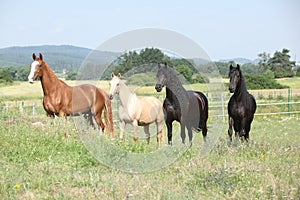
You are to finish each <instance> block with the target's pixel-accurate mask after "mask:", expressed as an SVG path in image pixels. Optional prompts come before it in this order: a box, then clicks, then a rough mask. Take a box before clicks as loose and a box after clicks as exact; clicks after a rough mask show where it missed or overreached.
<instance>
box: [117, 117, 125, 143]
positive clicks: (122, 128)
mask: <svg viewBox="0 0 300 200" xmlns="http://www.w3.org/2000/svg"><path fill="white" fill-rule="evenodd" d="M119 127H120V139H121V140H123V139H124V131H125V127H126V123H125V121H122V120H120V123H119Z"/></svg>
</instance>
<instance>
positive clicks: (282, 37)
mask: <svg viewBox="0 0 300 200" xmlns="http://www.w3.org/2000/svg"><path fill="white" fill-rule="evenodd" d="M0 27H1V31H0V48H5V47H10V46H33V45H74V46H80V47H86V48H91V49H95V48H97V47H98V46H99V45H101V44H102V43H104V42H105V41H107V40H109V39H110V38H112V37H114V36H116V35H119V34H122V33H124V32H128V31H132V30H136V29H143V28H158V29H166V30H171V31H174V32H177V33H179V34H182V35H184V36H186V37H188V38H189V39H191V40H193V41H195V42H196V43H197V44H199V45H200V46H201V47H202V48H203V49H204V50H205V52H206V53H207V54H208V55H209V57H210V58H211V59H212V60H219V59H231V58H239V57H242V58H248V59H256V58H258V56H257V55H258V53H262V52H267V53H270V54H271V55H273V54H274V52H275V51H281V50H282V49H283V48H287V49H289V50H290V56H291V59H292V60H295V59H296V60H297V61H300V1H298V0H251V1H240V0H236V1H233V0H226V1H215V0H206V1H201V0H192V1H189V0H186V1H182V0H180V1H179V0H151V1H150V0H126V1H121V0H119V1H113V0H110V1H109V0H105V1H101V0H86V1H61V0H60V1H57V0H51V1H34V0H26V1H22V0H19V1H16V0H1V1H0Z"/></svg>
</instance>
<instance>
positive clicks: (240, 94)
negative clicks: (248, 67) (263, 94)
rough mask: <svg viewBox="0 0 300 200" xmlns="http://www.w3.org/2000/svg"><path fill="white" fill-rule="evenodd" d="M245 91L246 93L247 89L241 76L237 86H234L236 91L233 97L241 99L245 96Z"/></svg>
mask: <svg viewBox="0 0 300 200" xmlns="http://www.w3.org/2000/svg"><path fill="white" fill-rule="evenodd" d="M246 93H248V91H247V88H246V84H245V81H244V77H243V76H241V79H240V82H239V84H238V87H237V88H236V91H235V93H234V97H235V98H236V99H237V100H242V99H243V98H244V97H245V94H246Z"/></svg>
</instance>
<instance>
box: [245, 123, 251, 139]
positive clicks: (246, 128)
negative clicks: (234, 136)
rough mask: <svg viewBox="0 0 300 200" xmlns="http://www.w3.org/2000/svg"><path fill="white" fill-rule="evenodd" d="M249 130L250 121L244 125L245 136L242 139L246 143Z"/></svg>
mask: <svg viewBox="0 0 300 200" xmlns="http://www.w3.org/2000/svg"><path fill="white" fill-rule="evenodd" d="M250 129H251V121H250V122H248V123H247V124H246V127H245V135H244V138H245V140H246V142H248V141H249V132H250Z"/></svg>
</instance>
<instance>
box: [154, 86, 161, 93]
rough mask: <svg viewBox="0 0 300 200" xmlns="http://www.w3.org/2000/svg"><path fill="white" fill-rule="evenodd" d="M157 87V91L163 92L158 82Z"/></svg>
mask: <svg viewBox="0 0 300 200" xmlns="http://www.w3.org/2000/svg"><path fill="white" fill-rule="evenodd" d="M155 89H156V91H157V92H161V90H162V86H161V84H156V85H155Z"/></svg>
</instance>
